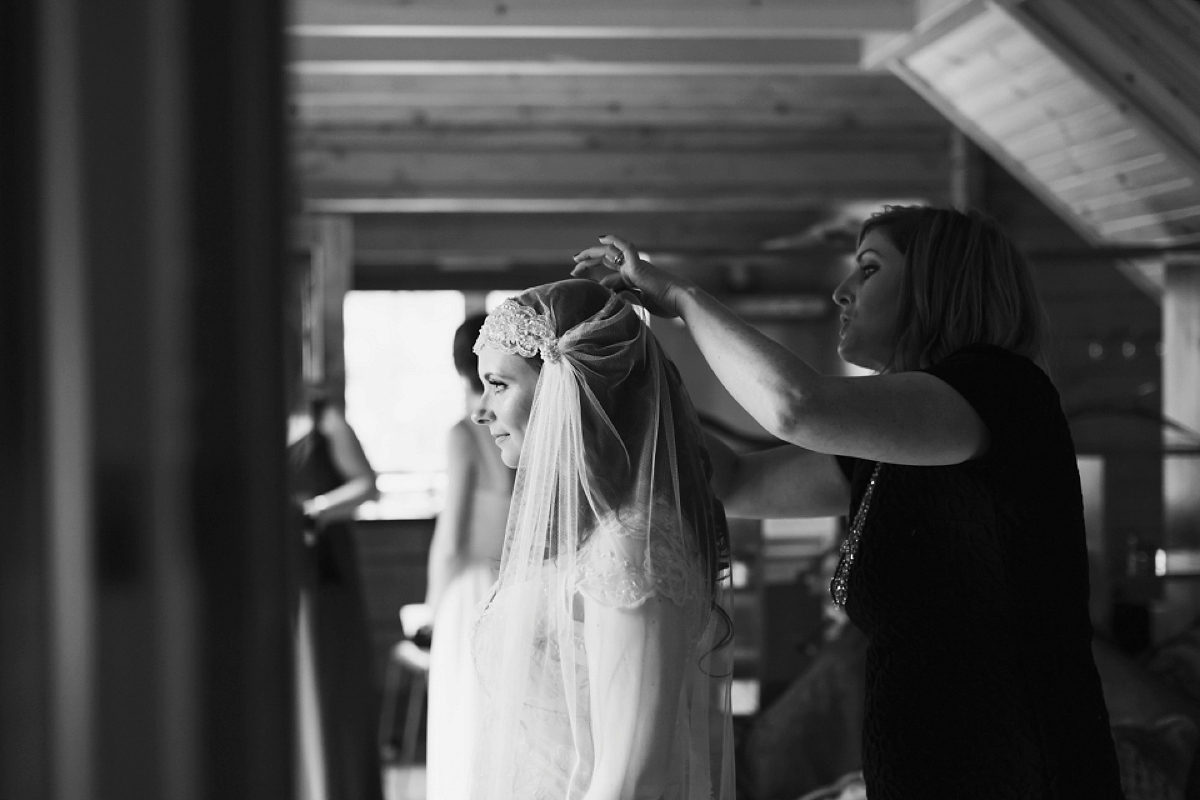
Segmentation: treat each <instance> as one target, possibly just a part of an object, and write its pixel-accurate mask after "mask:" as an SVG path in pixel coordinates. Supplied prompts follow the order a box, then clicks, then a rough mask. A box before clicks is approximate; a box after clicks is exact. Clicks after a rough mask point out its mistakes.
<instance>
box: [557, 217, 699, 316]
mask: <svg viewBox="0 0 1200 800" xmlns="http://www.w3.org/2000/svg"><path fill="white" fill-rule="evenodd" d="M600 242H601V244H600V245H598V246H597V247H589V248H588V249H586V250H584V251H582V252H581V253H579V254H578V255H577V256H575V268H574V269H573V270H571V275H573V276H575V277H577V278H592V279H593V280H596V281H599V283H601V284H602V285H604V286H607V287H608V288H609V289H612V290H613V291H614V292H623V291H632V292H633V293H634V294H635V295H636V296H637V300H638V302H639V303H641V304H642V306H644V307H645V309H646V310H647V311H649V312H650V313H651V314H654V315H655V316H656V317H677V316H679V303H680V300H681V299H682V297H683V294H684V292H685V291H687V289H688V288H690V287H691V286H692V284H691V282H690V281H687V280H684V279H683V278H680V277H678V276H676V275H672V274H671V273H669V272H667V271H666V270H662V269H659V268H658V267H656V266H654V265H653V264H650V263H648V262H646V261H643V260H642V259H641V258H640V257H639V256H638V251H637V248H635V247H634V246H633V245H631V244H630V243H629V242H627V241H625V240H624V239H621V238H619V237H616V236H601V237H600ZM597 271H599V273H600V275H599V277H597Z"/></svg>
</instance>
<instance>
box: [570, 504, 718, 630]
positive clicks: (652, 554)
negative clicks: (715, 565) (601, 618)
mask: <svg viewBox="0 0 1200 800" xmlns="http://www.w3.org/2000/svg"><path fill="white" fill-rule="evenodd" d="M662 519H663V520H664V521H665V520H666V519H667V517H666V516H665V515H664V516H663V518H662ZM673 528H674V525H673V524H655V525H654V526H653V528H652V529H651V531H650V532H649V533H647V532H645V531H642V532H640V533H639V532H638V531H637V530H631V529H630V528H629V527H627V526H625V525H621V524H619V523H616V522H612V523H610V524H607V525H605V526H603V527H602V528H601V530H600V531H598V532H597V533H596V534H595V535H594V536H593V537H592V538H591V539H590V540H589V541H588V543H587V544H586V545H584V547H583V550H582V552H581V553H580V558H579V563H578V565H577V567H576V580H575V585H576V588H577V589H578V591H580V592H582V593H583V594H585V595H587V596H588V597H589V598H591V599H592V600H594V601H596V602H597V603H600V604H602V605H606V606H609V607H614V608H637V607H638V606H640V605H642V604H643V603H645V602H646V601H647V600H649V599H650V598H651V597H654V596H655V595H662V596H663V597H666V598H668V599H670V600H671V601H673V602H674V603H675V604H676V605H678V606H685V605H687V604H688V603H689V602H691V601H694V600H695V599H696V598H697V597H698V596H699V595H700V594H701V592H702V587H703V577H702V576H701V574H700V565H699V560H698V559H697V558H696V557H695V556H694V555H690V554H688V553H687V552H685V551H684V549H683V541H682V536H681V531H679V530H678V529H673Z"/></svg>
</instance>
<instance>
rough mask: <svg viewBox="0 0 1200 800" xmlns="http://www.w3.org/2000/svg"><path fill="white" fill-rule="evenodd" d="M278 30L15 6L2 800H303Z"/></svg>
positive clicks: (2, 340)
mask: <svg viewBox="0 0 1200 800" xmlns="http://www.w3.org/2000/svg"><path fill="white" fill-rule="evenodd" d="M283 23H284V8H283V2H282V0H236V2H234V1H233V0H109V1H108V2H104V3H96V2H90V1H89V0H13V1H12V2H9V3H5V4H3V10H2V11H0V81H2V82H3V83H2V85H0V120H2V122H0V251H2V252H0V542H2V543H3V549H4V553H3V556H2V557H0V708H2V709H3V710H2V711H0V714H2V721H0V797H13V798H18V797H19V798H64V800H66V798H72V800H74V798H81V797H87V798H93V799H94V800H108V798H113V800H116V798H121V800H127V798H134V797H136V798H143V797H144V798H159V797H162V798H172V800H178V799H180V798H182V799H184V800H190V798H218V797H220V798H226V797H263V798H268V797H269V798H287V797H289V796H291V785H292V722H291V715H292V711H291V707H292V687H291V684H292V681H291V659H290V655H291V631H290V627H289V619H290V610H291V600H290V598H291V597H292V596H293V595H294V592H293V591H292V583H293V576H294V574H295V569H294V557H293V553H292V549H291V548H292V546H293V542H294V541H295V540H296V537H293V536H289V525H290V522H291V521H290V520H289V517H288V512H287V497H286V490H285V467H286V464H285V458H284V452H283V442H284V416H285V402H284V396H283V394H284V383H285V377H284V375H285V358H284V346H283V313H282V303H283V300H284V235H283V230H284V224H283V223H284V217H285V211H286V210H285V202H284V198H285V197H286V191H285V175H286V170H285V153H284V140H285V137H284V124H285V123H284V107H285V102H284V81H283V43H282V42H283Z"/></svg>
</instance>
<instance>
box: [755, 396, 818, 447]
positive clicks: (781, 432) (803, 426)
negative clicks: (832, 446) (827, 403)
mask: <svg viewBox="0 0 1200 800" xmlns="http://www.w3.org/2000/svg"><path fill="white" fill-rule="evenodd" d="M812 405H813V403H812V401H811V399H809V398H806V397H803V396H797V395H787V396H785V397H782V398H780V399H779V400H778V401H777V402H775V403H773V404H772V405H771V407H770V408H769V409H768V413H767V414H766V415H764V416H765V419H762V420H760V423H761V424H762V426H763V428H765V429H766V431H767V433H769V434H771V435H772V436H774V437H775V438H777V439H781V440H783V441H785V442H791V443H792V444H802V443H803V441H804V437H805V434H806V433H807V432H808V427H809V426H810V425H811V423H812V418H813V414H812Z"/></svg>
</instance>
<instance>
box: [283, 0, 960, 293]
mask: <svg viewBox="0 0 1200 800" xmlns="http://www.w3.org/2000/svg"><path fill="white" fill-rule="evenodd" d="M916 5H917V2H916V0H912V1H911V2H910V1H909V0H791V1H790V2H771V1H770V0H748V1H747V0H742V2H731V1H728V0H695V1H693V0H649V1H648V2H639V1H638V0H598V1H596V2H586V1H584V0H558V1H557V2H545V1H543V2H521V1H520V0H512V1H511V2H494V3H473V2H467V0H438V1H437V2H434V1H433V0H424V1H423V0H411V2H392V3H382V2H352V1H351V0H340V2H339V1H335V0H326V2H321V3H314V2H306V3H300V4H299V5H297V6H296V8H295V14H294V24H293V25H292V27H291V28H290V31H289V41H290V45H291V52H292V57H291V63H290V74H291V80H292V84H293V91H292V117H293V123H294V124H293V137H294V147H293V153H294V164H295V174H296V187H297V191H298V193H299V195H300V203H301V205H302V207H303V208H304V209H305V211H307V212H309V213H316V214H320V213H336V214H351V215H353V216H354V219H355V230H356V262H357V263H358V266H359V268H360V272H362V273H363V274H368V273H369V274H370V275H372V276H374V278H373V280H374V281H376V282H378V283H379V284H380V285H383V284H387V283H389V281H390V282H394V283H403V282H405V281H409V282H411V281H414V280H415V281H417V282H420V283H422V285H430V284H436V283H438V282H439V280H442V279H443V278H444V279H445V280H446V281H448V282H450V283H454V282H461V281H462V280H464V279H465V278H464V276H466V275H473V276H475V277H474V279H475V280H484V279H486V277H487V276H488V275H491V276H492V277H493V278H494V277H496V276H497V275H502V274H511V275H519V276H520V279H522V280H524V279H527V278H528V277H530V276H534V275H537V274H541V273H539V272H538V270H546V269H553V270H561V269H562V265H563V264H566V263H569V258H570V255H571V254H573V253H574V252H575V251H576V250H577V249H578V248H580V247H582V246H585V245H587V244H588V243H589V242H590V241H592V240H593V239H594V237H595V236H598V235H600V234H603V233H607V232H621V233H626V234H628V235H629V236H630V237H631V238H634V239H635V240H636V241H638V242H639V243H641V244H643V245H644V246H646V247H647V248H648V249H650V250H652V251H657V252H659V253H661V254H663V255H664V256H666V255H669V254H674V255H675V256H676V258H679V259H682V260H683V261H685V262H687V263H700V262H712V261H713V260H716V261H719V262H722V263H725V264H733V263H734V262H738V263H742V262H744V261H745V260H746V259H747V258H750V259H753V255H752V254H753V253H754V252H756V251H758V250H760V249H761V247H762V245H763V244H764V242H769V241H773V240H779V239H780V238H781V237H787V236H794V235H795V234H797V233H800V232H802V231H804V230H806V229H808V228H810V227H811V226H812V225H814V224H816V223H818V222H821V221H823V220H828V219H830V218H832V217H836V216H837V215H838V214H839V213H843V212H844V210H845V209H847V208H862V207H864V206H869V205H871V204H876V203H879V202H883V201H888V200H901V199H924V200H929V201H933V202H947V201H948V199H949V192H950V184H951V180H950V172H951V163H950V161H951V159H950V157H949V153H950V139H951V133H950V131H951V129H950V126H949V124H948V123H947V122H946V121H945V120H944V118H943V117H942V116H941V115H940V114H938V113H937V112H936V111H934V110H933V109H932V108H931V107H930V106H929V105H928V104H927V103H926V102H925V101H924V100H922V99H921V98H920V97H918V96H917V95H916V94H915V93H914V92H913V91H912V90H911V89H909V88H908V87H907V86H905V85H904V84H903V83H902V82H901V81H900V80H899V79H897V78H896V77H894V76H893V75H891V74H889V73H887V72H883V71H871V70H865V69H863V68H862V67H861V66H860V61H861V57H862V53H863V50H864V42H866V41H870V40H872V39H873V38H878V37H887V36H894V35H895V34H896V33H898V32H902V31H906V30H908V29H910V28H911V26H912V25H913V22H914V20H915V18H916V14H917V9H916ZM809 255H810V256H816V257H817V259H816V260H817V261H818V262H820V263H818V264H817V265H816V266H815V267H814V266H812V258H811V257H810V258H808V259H805V258H802V257H801V254H792V255H790V256H788V257H782V258H781V257H780V256H779V255H778V254H776V255H775V256H773V257H771V258H769V259H764V263H768V264H769V268H770V269H782V270H785V271H789V274H790V273H796V272H797V270H800V271H801V272H804V270H801V267H802V266H803V265H804V264H808V265H810V269H808V270H807V272H806V273H805V274H809V273H811V279H812V280H813V281H815V282H817V283H818V284H823V283H825V282H826V277H827V276H824V275H823V267H822V264H824V263H825V262H827V261H828V260H829V258H828V248H823V249H822V248H818V249H817V250H816V251H814V253H811V254H809ZM547 274H549V273H547ZM555 274H557V273H555ZM439 276H441V277H439ZM481 276H483V277H481ZM512 279H513V278H510V279H509V280H512Z"/></svg>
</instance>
